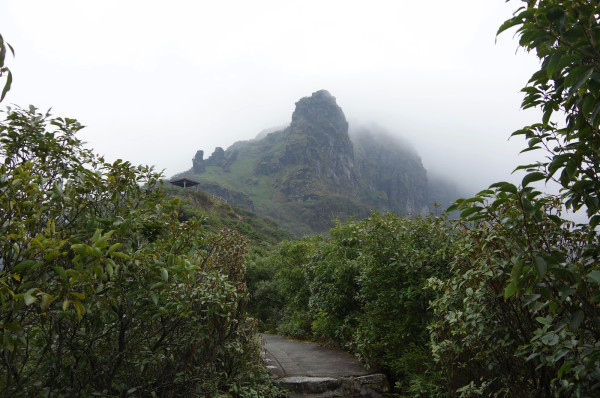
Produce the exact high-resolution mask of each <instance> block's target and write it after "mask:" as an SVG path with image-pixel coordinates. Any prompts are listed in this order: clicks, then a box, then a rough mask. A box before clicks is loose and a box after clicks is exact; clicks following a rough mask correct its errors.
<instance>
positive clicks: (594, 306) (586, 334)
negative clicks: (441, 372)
mask: <svg viewBox="0 0 600 398" xmlns="http://www.w3.org/2000/svg"><path fill="white" fill-rule="evenodd" d="M525 3H526V5H525V6H524V7H521V8H520V9H519V10H517V12H516V13H515V14H514V16H513V17H512V18H511V19H509V20H508V21H506V22H505V23H504V24H503V25H502V26H501V27H500V29H499V31H498V33H499V34H500V33H502V32H503V31H505V30H507V29H509V28H511V27H518V29H517V35H518V37H519V44H520V46H521V47H523V48H524V49H526V50H527V51H535V53H536V54H537V56H538V57H539V58H540V61H541V67H540V69H539V70H538V71H537V72H535V73H534V74H533V75H532V77H531V79H530V80H529V82H528V84H527V86H526V87H524V88H523V90H522V91H523V92H524V93H525V98H524V100H523V103H522V107H523V108H525V109H526V108H531V107H540V108H541V110H542V111H543V115H542V120H541V122H540V123H536V124H533V125H530V126H526V127H524V128H523V129H520V130H518V131H515V132H514V133H513V134H512V135H513V136H525V138H526V139H527V141H528V142H527V147H526V148H525V149H524V150H523V151H522V152H527V151H538V150H539V151H542V152H544V153H545V158H544V160H541V161H538V162H537V163H534V164H527V165H522V166H519V167H518V168H517V170H525V172H526V174H525V176H524V177H523V180H522V182H521V186H520V187H517V186H515V185H513V184H510V183H507V182H499V183H496V184H492V185H491V186H490V188H489V189H487V190H484V191H482V192H480V193H479V194H478V195H476V196H475V197H473V198H470V199H466V200H459V201H457V203H456V204H455V205H454V206H452V207H451V209H459V210H461V217H462V219H463V222H465V227H467V228H469V232H468V233H467V236H468V238H467V239H466V240H465V241H464V242H463V250H462V251H463V252H465V253H468V255H467V256H466V257H465V258H464V259H463V260H462V261H461V260H460V259H455V261H456V265H455V269H454V271H455V272H454V276H453V277H452V278H451V279H450V280H447V281H440V283H439V284H438V287H439V288H440V291H442V292H444V294H443V296H442V297H441V298H440V299H439V300H437V301H436V302H435V303H434V306H435V310H436V312H437V313H438V315H439V318H438V323H437V324H435V325H434V326H432V331H433V334H432V337H433V339H434V341H435V344H434V347H436V349H438V350H440V352H444V350H448V351H445V352H446V353H450V352H451V353H454V354H455V355H459V354H460V353H463V354H464V353H467V354H466V356H467V357H468V358H471V359H469V360H465V362H462V363H463V365H464V367H463V368H462V370H461V371H456V369H451V368H449V366H451V365H447V366H448V367H447V368H446V369H447V371H448V374H450V375H452V376H449V377H450V378H454V381H456V380H460V382H459V384H457V385H461V386H462V387H460V388H459V391H460V392H462V394H463V395H465V396H468V395H469V394H489V393H490V391H497V392H498V394H499V395H506V396H513V395H514V396H518V395H519V394H522V393H524V392H525V393H526V395H527V394H529V395H528V396H531V395H539V394H542V395H555V396H562V395H568V396H595V395H597V394H598V390H599V389H600V384H599V383H600V311H599V309H598V308H599V305H600V294H599V293H598V292H599V289H598V288H599V286H598V285H599V284H600V264H599V263H598V258H599V255H600V245H599V241H598V231H597V226H598V224H599V223H600V214H599V213H600V200H599V198H598V195H599V194H600V176H599V171H600V152H599V150H600V134H599V131H598V127H599V125H600V115H599V113H600V96H599V94H598V93H599V92H600V90H599V89H600V63H599V62H600V48H599V44H600V21H599V19H598V14H599V11H600V4H599V3H598V2H596V1H585V0H577V1H560V0H528V1H525ZM542 180H543V181H545V182H548V181H550V180H554V181H556V182H557V183H558V184H560V186H561V194H560V196H559V197H553V196H548V195H544V194H542V192H540V191H538V190H536V189H535V188H534V187H533V186H532V182H535V181H542ZM563 205H564V206H566V207H567V208H569V209H572V210H579V209H582V208H584V207H585V209H586V213H587V216H588V222H587V223H583V224H579V225H577V226H575V225H573V224H572V223H570V222H568V221H566V220H564V219H563V218H562V217H561V211H562V207H563ZM461 263H463V265H462V266H460V264H461ZM470 268H474V270H471V271H468V270H469V269H470ZM478 270H480V271H481V272H480V273H478V272H476V271H478ZM456 286H459V287H462V286H468V287H469V289H471V290H470V292H471V293H469V292H467V294H466V295H465V294H464V293H463V292H462V291H461V290H460V289H457V288H456ZM498 286H501V287H502V289H498ZM499 295H501V297H498V296H499ZM499 298H502V299H503V300H505V301H504V302H502V303H499V302H498V301H497V300H498V299H499ZM444 308H445V309H446V310H448V309H450V310H451V311H450V312H446V313H445V312H444V311H445V310H444ZM457 314H458V315H460V316H463V315H464V316H465V317H464V318H460V317H458V318H457ZM467 314H468V316H469V317H470V319H469V317H466V315H467ZM453 317H454V318H453ZM473 320H476V322H475V324H477V325H479V326H478V327H481V325H488V326H489V328H488V329H487V330H490V331H491V332H490V333H492V334H494V333H496V338H494V339H492V340H493V341H496V343H495V344H487V345H482V346H479V347H478V346H477V345H475V344H469V343H468V338H466V337H465V339H462V338H461V337H460V336H472V335H474V334H475V335H476V334H477V333H480V334H481V335H483V336H488V337H489V334H488V332H484V331H481V330H480V329H477V330H472V329H470V327H471V326H472V325H469V322H472V321H473ZM500 325H501V326H502V328H501V330H499V329H498V330H496V329H497V327H498V326H500ZM484 330H485V327H484ZM502 333H506V334H505V335H504V337H503V336H502ZM500 343H501V344H500ZM440 358H443V355H442V356H440ZM446 358H452V356H446ZM463 358H464V357H463ZM441 362H443V360H441ZM458 362H459V363H461V361H458ZM465 363H471V366H468V365H466V364H465ZM473 363H478V364H479V366H481V368H479V371H477V369H478V368H477V367H475V366H473ZM499 363H500V364H501V363H510V364H511V366H512V368H511V369H513V370H511V371H508V372H507V374H505V375H503V376H502V377H498V375H497V373H496V374H494V373H493V372H492V373H489V372H488V371H487V370H486V369H488V370H489V369H494V367H495V366H497V364H499ZM474 369H475V371H474ZM524 380H529V381H528V382H524ZM517 386H518V388H521V390H520V391H517V390H515V389H514V388H515V387H517Z"/></svg>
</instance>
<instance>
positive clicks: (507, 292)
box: [504, 282, 517, 299]
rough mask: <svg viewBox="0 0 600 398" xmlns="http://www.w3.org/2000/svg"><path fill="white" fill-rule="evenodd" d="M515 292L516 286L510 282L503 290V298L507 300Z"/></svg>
mask: <svg viewBox="0 0 600 398" xmlns="http://www.w3.org/2000/svg"><path fill="white" fill-rule="evenodd" d="M516 292H517V285H516V284H515V283H514V282H511V283H509V284H508V286H506V288H505V289H504V298H505V299H507V298H510V297H512V296H514V295H515V293H516Z"/></svg>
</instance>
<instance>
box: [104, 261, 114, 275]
mask: <svg viewBox="0 0 600 398" xmlns="http://www.w3.org/2000/svg"><path fill="white" fill-rule="evenodd" d="M109 260H110V259H109ZM114 271H115V270H114V268H113V265H112V264H111V263H109V262H108V261H107V262H106V273H107V274H108V277H109V278H112V276H113V273H114Z"/></svg>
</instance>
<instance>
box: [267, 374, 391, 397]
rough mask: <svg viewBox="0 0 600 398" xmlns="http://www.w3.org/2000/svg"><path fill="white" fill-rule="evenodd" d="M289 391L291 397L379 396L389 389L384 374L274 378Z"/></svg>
mask: <svg viewBox="0 0 600 398" xmlns="http://www.w3.org/2000/svg"><path fill="white" fill-rule="evenodd" d="M276 381H277V382H278V383H280V384H281V386H282V387H284V388H285V389H287V390H289V391H290V392H291V397H292V398H294V397H304V396H310V397H314V398H328V397H369V398H380V397H382V396H383V394H384V393H386V392H388V391H389V385H388V382H387V378H386V377H385V375H384V374H381V373H375V374H370V375H366V376H350V377H304V376H289V377H281V378H279V379H276Z"/></svg>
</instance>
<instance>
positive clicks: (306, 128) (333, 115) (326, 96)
mask: <svg viewBox="0 0 600 398" xmlns="http://www.w3.org/2000/svg"><path fill="white" fill-rule="evenodd" d="M291 127H292V134H293V133H302V134H306V133H308V134H311V135H315V136H318V135H331V136H333V137H337V138H344V139H345V138H347V139H348V141H349V140H350V138H349V137H347V135H348V122H347V121H346V116H345V115H344V112H343V111H342V108H340V107H339V105H338V104H337V103H336V101H335V97H334V96H333V95H331V94H330V93H329V92H328V91H327V90H319V91H316V92H314V93H312V95H311V96H310V97H304V98H301V99H300V100H299V101H298V102H296V109H295V110H294V113H293V114H292V124H291Z"/></svg>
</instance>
